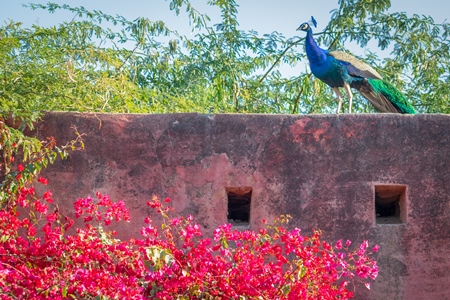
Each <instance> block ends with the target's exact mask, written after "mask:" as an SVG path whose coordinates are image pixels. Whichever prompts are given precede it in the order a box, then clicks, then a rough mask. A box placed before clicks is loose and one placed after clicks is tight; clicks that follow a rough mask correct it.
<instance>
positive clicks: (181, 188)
mask: <svg viewBox="0 0 450 300" xmlns="http://www.w3.org/2000/svg"><path fill="white" fill-rule="evenodd" d="M71 125H76V126H77V128H78V130H79V131H80V132H83V133H86V134H87V136H86V137H85V138H84V140H85V143H86V151H84V152H76V153H72V154H71V155H70V158H69V159H68V160H67V161H63V162H57V163H56V164H55V165H54V166H51V167H50V168H48V170H46V171H45V175H46V176H47V177H48V178H49V179H50V188H51V189H52V190H53V191H54V196H55V197H54V198H55V200H56V201H57V202H58V203H59V205H60V206H61V208H62V210H63V211H66V212H70V210H71V207H72V202H73V200H75V199H76V198H78V197H85V196H87V195H89V194H90V195H94V194H95V192H96V191H100V192H102V193H107V194H109V195H110V196H111V197H112V198H113V199H115V200H120V199H123V200H125V201H126V203H127V205H128V207H129V208H130V210H131V216H132V219H133V222H132V223H131V224H130V225H128V227H125V228H124V230H126V232H127V233H128V234H129V235H130V236H139V230H140V228H141V227H142V225H143V223H142V220H143V218H144V217H145V216H146V215H147V214H148V213H149V211H148V209H147V208H146V206H145V202H146V201H147V200H148V199H150V198H151V196H152V195H153V194H155V195H158V196H160V197H170V198H171V199H172V200H173V203H174V205H175V207H176V211H177V212H178V213H181V214H193V215H194V216H195V217H196V220H197V221H198V222H200V223H201V224H203V226H204V227H205V229H206V230H207V231H211V230H212V229H213V228H215V227H216V226H218V225H221V224H223V223H225V222H227V210H228V193H230V192H236V193H237V194H239V189H238V188H243V189H244V191H241V192H242V193H241V194H245V189H247V190H246V191H248V190H249V188H251V204H250V220H249V224H248V227H250V228H251V229H257V228H259V226H260V224H261V220H262V219H263V218H264V219H268V220H273V219H274V218H276V217H277V216H279V215H280V214H286V213H289V214H290V215H292V216H293V220H292V222H291V226H292V227H294V226H295V227H300V228H302V230H303V231H304V232H305V233H308V232H309V230H311V229H312V228H320V229H322V230H323V231H324V236H325V238H326V239H327V240H329V241H336V240H338V239H344V240H345V239H350V240H352V241H353V242H354V243H357V242H358V243H360V242H362V241H363V240H365V239H368V240H369V241H370V243H371V245H373V244H374V243H377V244H379V245H380V246H381V249H380V252H379V254H378V256H377V260H378V262H379V265H380V275H379V277H378V278H377V280H376V281H375V283H374V284H373V286H372V289H371V290H370V291H368V290H365V288H363V287H362V288H361V287H360V288H359V289H358V291H357V299H408V300H409V299H450V292H449V291H448V289H450V250H449V249H450V164H449V158H450V116H447V115H415V116H407V115H397V114H359V115H339V116H337V115H308V116H291V115H198V114H172V115H125V114H119V115H106V114H96V115H94V114H69V113H51V114H48V115H46V117H45V118H44V120H43V122H42V123H40V124H39V125H38V126H37V128H38V134H39V136H41V137H44V136H49V135H52V136H55V137H56V138H57V139H58V141H59V142H60V143H63V142H65V141H67V140H69V139H71V138H72V137H73V133H72V131H71V130H70V126H71ZM376 192H377V193H376ZM376 194H377V195H376ZM393 201H394V202H395V201H397V202H398V204H396V206H394V205H391V203H394V202H393ZM375 203H377V205H375ZM376 206H377V207H376ZM376 211H378V217H377V216H376ZM386 211H387V215H389V214H392V213H393V214H394V215H393V216H391V217H385V216H384V214H385V212H386ZM385 223H388V224H385ZM239 225H240V226H241V227H242V226H244V227H245V226H247V225H246V224H239Z"/></svg>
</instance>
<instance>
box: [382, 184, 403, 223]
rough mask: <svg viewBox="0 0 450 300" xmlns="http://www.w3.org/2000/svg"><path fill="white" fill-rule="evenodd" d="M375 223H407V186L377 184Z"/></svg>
mask: <svg viewBox="0 0 450 300" xmlns="http://www.w3.org/2000/svg"><path fill="white" fill-rule="evenodd" d="M375 223H376V224H402V223H406V186H404V185H376V186H375Z"/></svg>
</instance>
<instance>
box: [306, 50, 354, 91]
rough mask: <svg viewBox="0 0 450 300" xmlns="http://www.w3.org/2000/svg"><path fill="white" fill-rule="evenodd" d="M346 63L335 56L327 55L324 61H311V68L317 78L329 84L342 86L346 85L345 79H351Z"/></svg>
mask: <svg viewBox="0 0 450 300" xmlns="http://www.w3.org/2000/svg"><path fill="white" fill-rule="evenodd" d="M344 64H345V63H343V62H340V61H338V60H336V59H335V58H334V57H330V56H327V59H326V60H325V61H323V62H322V63H314V62H311V61H310V68H311V72H312V73H313V75H314V76H315V77H316V78H318V79H320V80H322V81H323V82H325V83H326V84H328V85H329V86H331V87H342V86H344V80H345V81H347V82H349V81H350V80H351V79H350V76H349V74H348V72H347V69H346V68H345V65H344Z"/></svg>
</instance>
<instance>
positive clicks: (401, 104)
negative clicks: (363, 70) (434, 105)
mask: <svg viewBox="0 0 450 300" xmlns="http://www.w3.org/2000/svg"><path fill="white" fill-rule="evenodd" d="M367 80H368V82H369V84H370V86H371V87H372V89H373V91H374V92H375V93H377V94H382V95H383V96H385V97H386V98H387V99H388V100H389V101H390V102H391V103H392V105H394V106H395V108H396V109H397V110H398V112H400V113H402V114H416V113H417V111H416V110H415V109H414V107H413V106H412V105H411V104H410V103H409V102H408V100H406V97H405V96H404V95H403V94H402V93H401V92H400V91H399V90H397V89H396V88H395V87H394V86H393V85H392V84H390V83H389V82H386V81H384V80H379V79H371V78H368V79H367Z"/></svg>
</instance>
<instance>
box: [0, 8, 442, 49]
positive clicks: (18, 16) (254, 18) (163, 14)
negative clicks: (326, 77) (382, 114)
mask: <svg viewBox="0 0 450 300" xmlns="http://www.w3.org/2000/svg"><path fill="white" fill-rule="evenodd" d="M372 1H376V0H372ZM29 2H33V3H41V4H46V3H48V2H49V1H48V0H34V1H29ZM29 2H25V1H23V0H2V4H1V10H0V22H1V24H2V25H3V24H4V22H5V21H7V20H9V19H10V20H13V21H17V22H22V23H23V24H24V26H31V24H33V23H37V24H39V25H41V26H50V25H56V24H58V23H60V22H62V21H70V20H71V19H72V18H73V15H72V14H70V13H68V12H65V11H57V12H56V13H55V14H49V13H48V12H47V11H44V10H36V11H32V10H31V9H29V8H25V7H23V6H22V4H23V3H29ZM50 2H55V3H58V4H69V5H70V6H84V7H85V8H86V9H88V10H94V9H95V10H101V11H102V12H104V13H106V14H110V15H116V14H119V15H122V16H124V17H125V18H127V19H128V20H134V19H136V18H138V17H147V18H149V19H150V20H152V21H156V20H162V21H164V22H165V23H166V25H167V26H168V27H169V28H170V29H172V30H176V31H178V32H179V33H181V34H183V35H187V36H189V35H194V34H195V33H192V32H191V30H190V26H189V22H188V18H187V16H186V14H181V15H180V16H176V15H175V12H173V11H171V10H169V1H165V0H125V1H124V0H53V1H50ZM206 2H207V0H190V3H191V4H192V5H193V6H194V7H195V8H197V9H198V10H199V11H200V12H202V13H206V14H208V15H209V16H210V17H211V19H212V20H211V24H216V23H219V21H220V19H219V10H218V9H217V8H216V7H211V6H208V5H206ZM236 2H237V3H238V4H239V8H238V22H239V24H240V27H239V29H242V30H256V31H257V32H258V33H260V34H265V33H271V32H274V31H277V32H279V33H282V34H283V35H284V36H285V37H286V38H291V37H294V36H302V32H298V31H296V29H297V27H298V25H300V24H301V23H303V22H305V21H308V20H309V19H310V17H311V16H314V18H315V19H316V20H317V22H318V26H317V29H316V31H321V30H322V29H323V28H324V27H325V26H326V25H327V23H328V21H329V19H330V16H331V14H330V11H331V10H333V9H336V8H338V0H276V1H274V0H236ZM391 3H392V7H391V8H390V12H406V13H408V15H412V14H418V15H429V16H431V17H433V19H434V20H435V22H436V23H442V22H447V20H448V21H450V1H448V0H426V1H423V0H391ZM322 46H323V47H324V48H326V47H327V45H322ZM369 46H370V47H374V46H375V47H376V44H369ZM346 47H347V48H348V49H349V50H350V51H351V52H353V53H355V54H357V55H362V54H363V53H364V52H363V50H362V49H355V48H354V47H355V45H351V44H349V45H346ZM360 50H361V51H360ZM370 50H371V51H373V52H377V51H376V50H377V49H372V48H371V49H370Z"/></svg>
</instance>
